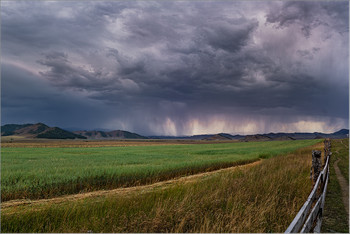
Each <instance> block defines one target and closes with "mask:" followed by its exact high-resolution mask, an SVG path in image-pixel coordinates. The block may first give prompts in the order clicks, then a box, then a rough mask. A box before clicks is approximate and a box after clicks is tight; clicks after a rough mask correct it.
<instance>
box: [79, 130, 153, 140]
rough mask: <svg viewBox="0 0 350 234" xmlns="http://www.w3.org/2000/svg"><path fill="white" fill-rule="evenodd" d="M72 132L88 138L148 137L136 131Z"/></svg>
mask: <svg viewBox="0 0 350 234" xmlns="http://www.w3.org/2000/svg"><path fill="white" fill-rule="evenodd" d="M73 133H74V134H77V135H80V136H84V137H86V138H88V139H106V138H107V139H147V138H148V137H144V136H141V135H139V134H136V133H132V132H128V131H122V130H115V131H110V132H105V131H74V132H73Z"/></svg>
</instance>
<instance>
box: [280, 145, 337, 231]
mask: <svg viewBox="0 0 350 234" xmlns="http://www.w3.org/2000/svg"><path fill="white" fill-rule="evenodd" d="M324 146H325V150H324V152H325V157H324V160H325V165H324V167H323V170H322V171H321V172H320V173H319V172H318V171H316V170H319V169H318V163H320V160H321V159H320V158H319V159H317V158H316V159H315V158H314V156H316V157H317V154H319V155H321V152H320V151H318V152H317V151H313V153H312V156H313V159H312V164H313V167H312V168H311V170H312V169H314V175H317V177H314V181H315V180H316V182H315V184H314V187H313V189H312V191H311V193H310V195H309V197H308V198H307V200H306V202H305V203H304V205H303V206H302V207H301V209H300V210H299V212H298V214H297V215H296V216H295V218H294V219H293V221H292V222H291V223H290V225H289V227H288V228H287V230H286V231H285V233H297V232H301V233H308V232H317V233H319V232H320V231H321V225H322V213H323V207H324V203H325V198H326V191H327V186H328V179H329V160H330V156H331V155H332V152H331V142H330V140H329V139H326V140H325V141H324ZM315 168H316V169H315ZM318 173H319V174H318ZM315 202H316V203H315ZM314 203H315V204H314ZM313 204H314V206H313V207H312V205H313ZM311 207H312V209H311ZM310 209H311V212H310ZM305 220H306V221H305Z"/></svg>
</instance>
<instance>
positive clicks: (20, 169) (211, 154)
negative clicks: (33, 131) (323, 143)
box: [1, 140, 320, 201]
mask: <svg viewBox="0 0 350 234" xmlns="http://www.w3.org/2000/svg"><path fill="white" fill-rule="evenodd" d="M317 142H320V140H301V141H299V140H298V141H271V142H242V143H221V144H190V145H184V144H182V145H157V146H154V145H150V146H128V147H90V148H85V147H84V148H81V147H76V148H74V147H73V148H62V147H61V148H60V147H58V148H23V147H3V148H2V155H1V156H2V157H1V182H2V184H1V200H2V201H8V200H13V199H40V198H50V197H55V196H60V195H65V194H74V193H79V192H87V191H94V190H100V189H112V188H117V187H127V186H134V185H141V184H150V183H154V182H156V181H161V180H167V179H170V178H174V177H178V176H185V175H190V174H195V173H198V172H203V171H211V170H215V169H219V168H224V167H230V166H234V165H240V164H245V163H249V162H253V161H256V160H259V159H261V158H270V157H273V156H276V155H280V154H286V153H288V152H292V151H294V150H296V149H298V148H302V147H305V146H309V145H313V144H315V143H317Z"/></svg>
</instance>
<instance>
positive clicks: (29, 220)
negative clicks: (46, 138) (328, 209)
mask: <svg viewBox="0 0 350 234" xmlns="http://www.w3.org/2000/svg"><path fill="white" fill-rule="evenodd" d="M322 147H323V144H322V143H318V144H317V145H313V146H308V147H304V148H301V149H298V150H296V151H294V152H293V153H287V154H286V153H285V154H282V155H280V156H275V157H272V158H269V159H263V160H260V161H258V162H255V163H254V164H250V165H249V166H248V165H246V166H241V167H236V168H234V169H233V168H230V169H224V170H219V171H215V172H210V173H203V174H198V175H192V176H190V177H183V178H180V179H174V180H171V181H164V182H161V183H158V184H157V183H156V184H153V185H146V186H140V187H133V188H122V189H119V190H118V189H117V190H112V191H109V192H106V193H103V192H100V194H99V195H97V194H98V193H97V194H95V195H97V196H94V193H90V194H92V196H86V194H85V195H81V197H79V199H74V196H69V197H65V198H63V197H62V198H56V199H62V200H60V202H59V203H56V202H54V201H55V199H52V200H45V202H40V200H38V202H30V203H29V204H27V203H26V202H22V203H18V204H17V205H14V204H15V202H12V205H10V204H11V201H10V202H8V203H7V202H5V203H3V205H4V206H3V207H2V213H1V220H2V222H1V229H2V232H284V231H285V229H286V228H287V227H288V225H289V223H290V222H291V221H292V220H293V218H294V216H295V215H296V213H297V212H298V210H299V209H300V207H301V206H302V204H303V203H304V202H305V200H306V198H307V196H308V193H309V192H310V187H311V181H310V179H309V172H310V166H311V160H310V159H311V153H310V152H311V150H312V149H319V150H321V149H322ZM118 191H119V192H118ZM78 196H79V195H78ZM66 198H71V199H66ZM56 201H57V200H56ZM17 202H18V201H17Z"/></svg>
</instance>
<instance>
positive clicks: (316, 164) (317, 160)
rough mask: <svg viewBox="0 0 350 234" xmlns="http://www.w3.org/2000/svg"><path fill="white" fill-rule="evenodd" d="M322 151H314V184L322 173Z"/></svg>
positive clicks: (312, 169)
mask: <svg viewBox="0 0 350 234" xmlns="http://www.w3.org/2000/svg"><path fill="white" fill-rule="evenodd" d="M321 167H322V163H321V151H319V150H313V151H312V168H311V171H313V172H314V173H313V174H314V176H313V182H314V184H315V183H316V180H317V178H318V175H319V174H320V172H321Z"/></svg>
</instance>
